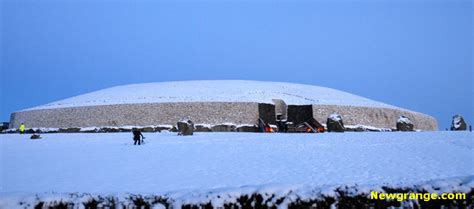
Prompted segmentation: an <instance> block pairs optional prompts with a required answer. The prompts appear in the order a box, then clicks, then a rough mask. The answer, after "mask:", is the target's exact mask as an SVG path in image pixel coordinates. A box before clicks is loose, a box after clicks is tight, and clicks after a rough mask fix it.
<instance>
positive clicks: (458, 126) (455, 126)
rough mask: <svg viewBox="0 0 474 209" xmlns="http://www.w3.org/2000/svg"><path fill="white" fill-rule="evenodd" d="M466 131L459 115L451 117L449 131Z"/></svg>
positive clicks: (462, 119) (464, 123)
mask: <svg viewBox="0 0 474 209" xmlns="http://www.w3.org/2000/svg"><path fill="white" fill-rule="evenodd" d="M466 129H467V125H466V122H464V118H463V117H462V116H460V115H455V116H453V122H452V123H451V131H465V130H466Z"/></svg>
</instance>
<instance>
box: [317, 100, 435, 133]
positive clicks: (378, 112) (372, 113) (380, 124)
mask: <svg viewBox="0 0 474 209" xmlns="http://www.w3.org/2000/svg"><path fill="white" fill-rule="evenodd" d="M334 112H337V113H339V114H340V115H341V116H342V119H343V120H344V125H359V124H360V125H367V126H373V127H377V128H391V129H395V128H396V123H397V119H398V118H399V117H400V115H404V116H406V117H408V118H410V120H411V121H412V122H413V124H414V125H415V127H414V128H415V129H420V130H437V129H438V123H437V121H436V119H434V118H433V117H431V116H429V115H425V114H422V113H417V112H413V111H408V110H400V109H391V108H373V107H354V106H332V105H313V116H314V118H315V119H316V120H318V121H319V122H325V121H326V120H327V117H328V116H329V115H331V114H332V113H334Z"/></svg>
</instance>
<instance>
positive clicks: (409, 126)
mask: <svg viewBox="0 0 474 209" xmlns="http://www.w3.org/2000/svg"><path fill="white" fill-rule="evenodd" d="M414 127H415V125H413V122H411V120H410V119H409V118H407V117H406V116H404V115H400V118H398V120H397V131H413V128H414Z"/></svg>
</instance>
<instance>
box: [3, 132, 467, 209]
mask: <svg viewBox="0 0 474 209" xmlns="http://www.w3.org/2000/svg"><path fill="white" fill-rule="evenodd" d="M29 136H30V135H18V134H2V135H0V152H1V155H0V163H1V164H0V175H1V176H0V207H1V204H6V202H7V201H8V198H10V197H12V196H15V195H17V194H22V195H34V194H42V193H48V192H57V193H72V192H78V193H82V192H85V193H98V194H116V193H139V194H150V193H153V194H166V193H170V192H180V193H186V192H191V191H214V190H222V189H224V190H225V189H233V188H256V189H258V188H268V187H271V188H280V189H281V188H302V187H324V186H331V185H353V184H358V185H383V184H385V185H386V184H389V185H399V186H409V185H413V184H418V183H422V182H427V181H431V180H440V179H441V180H442V179H456V178H472V177H473V176H474V168H473V165H474V163H473V159H474V158H473V156H474V134H473V133H470V132H411V133H407V132H404V133H402V132H381V133H369V132H365V133H324V134H263V133H195V135H194V136H189V137H182V136H177V135H176V133H145V137H146V139H145V142H146V144H145V145H142V146H134V145H133V141H132V136H131V133H98V134H87V133H84V134H43V135H42V137H43V139H39V140H30V139H29ZM2 197H3V198H2Z"/></svg>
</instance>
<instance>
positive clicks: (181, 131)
mask: <svg viewBox="0 0 474 209" xmlns="http://www.w3.org/2000/svg"><path fill="white" fill-rule="evenodd" d="M177 125H178V135H180V136H191V135H193V133H194V123H193V122H192V121H191V120H181V121H179V122H178V124H177Z"/></svg>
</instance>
